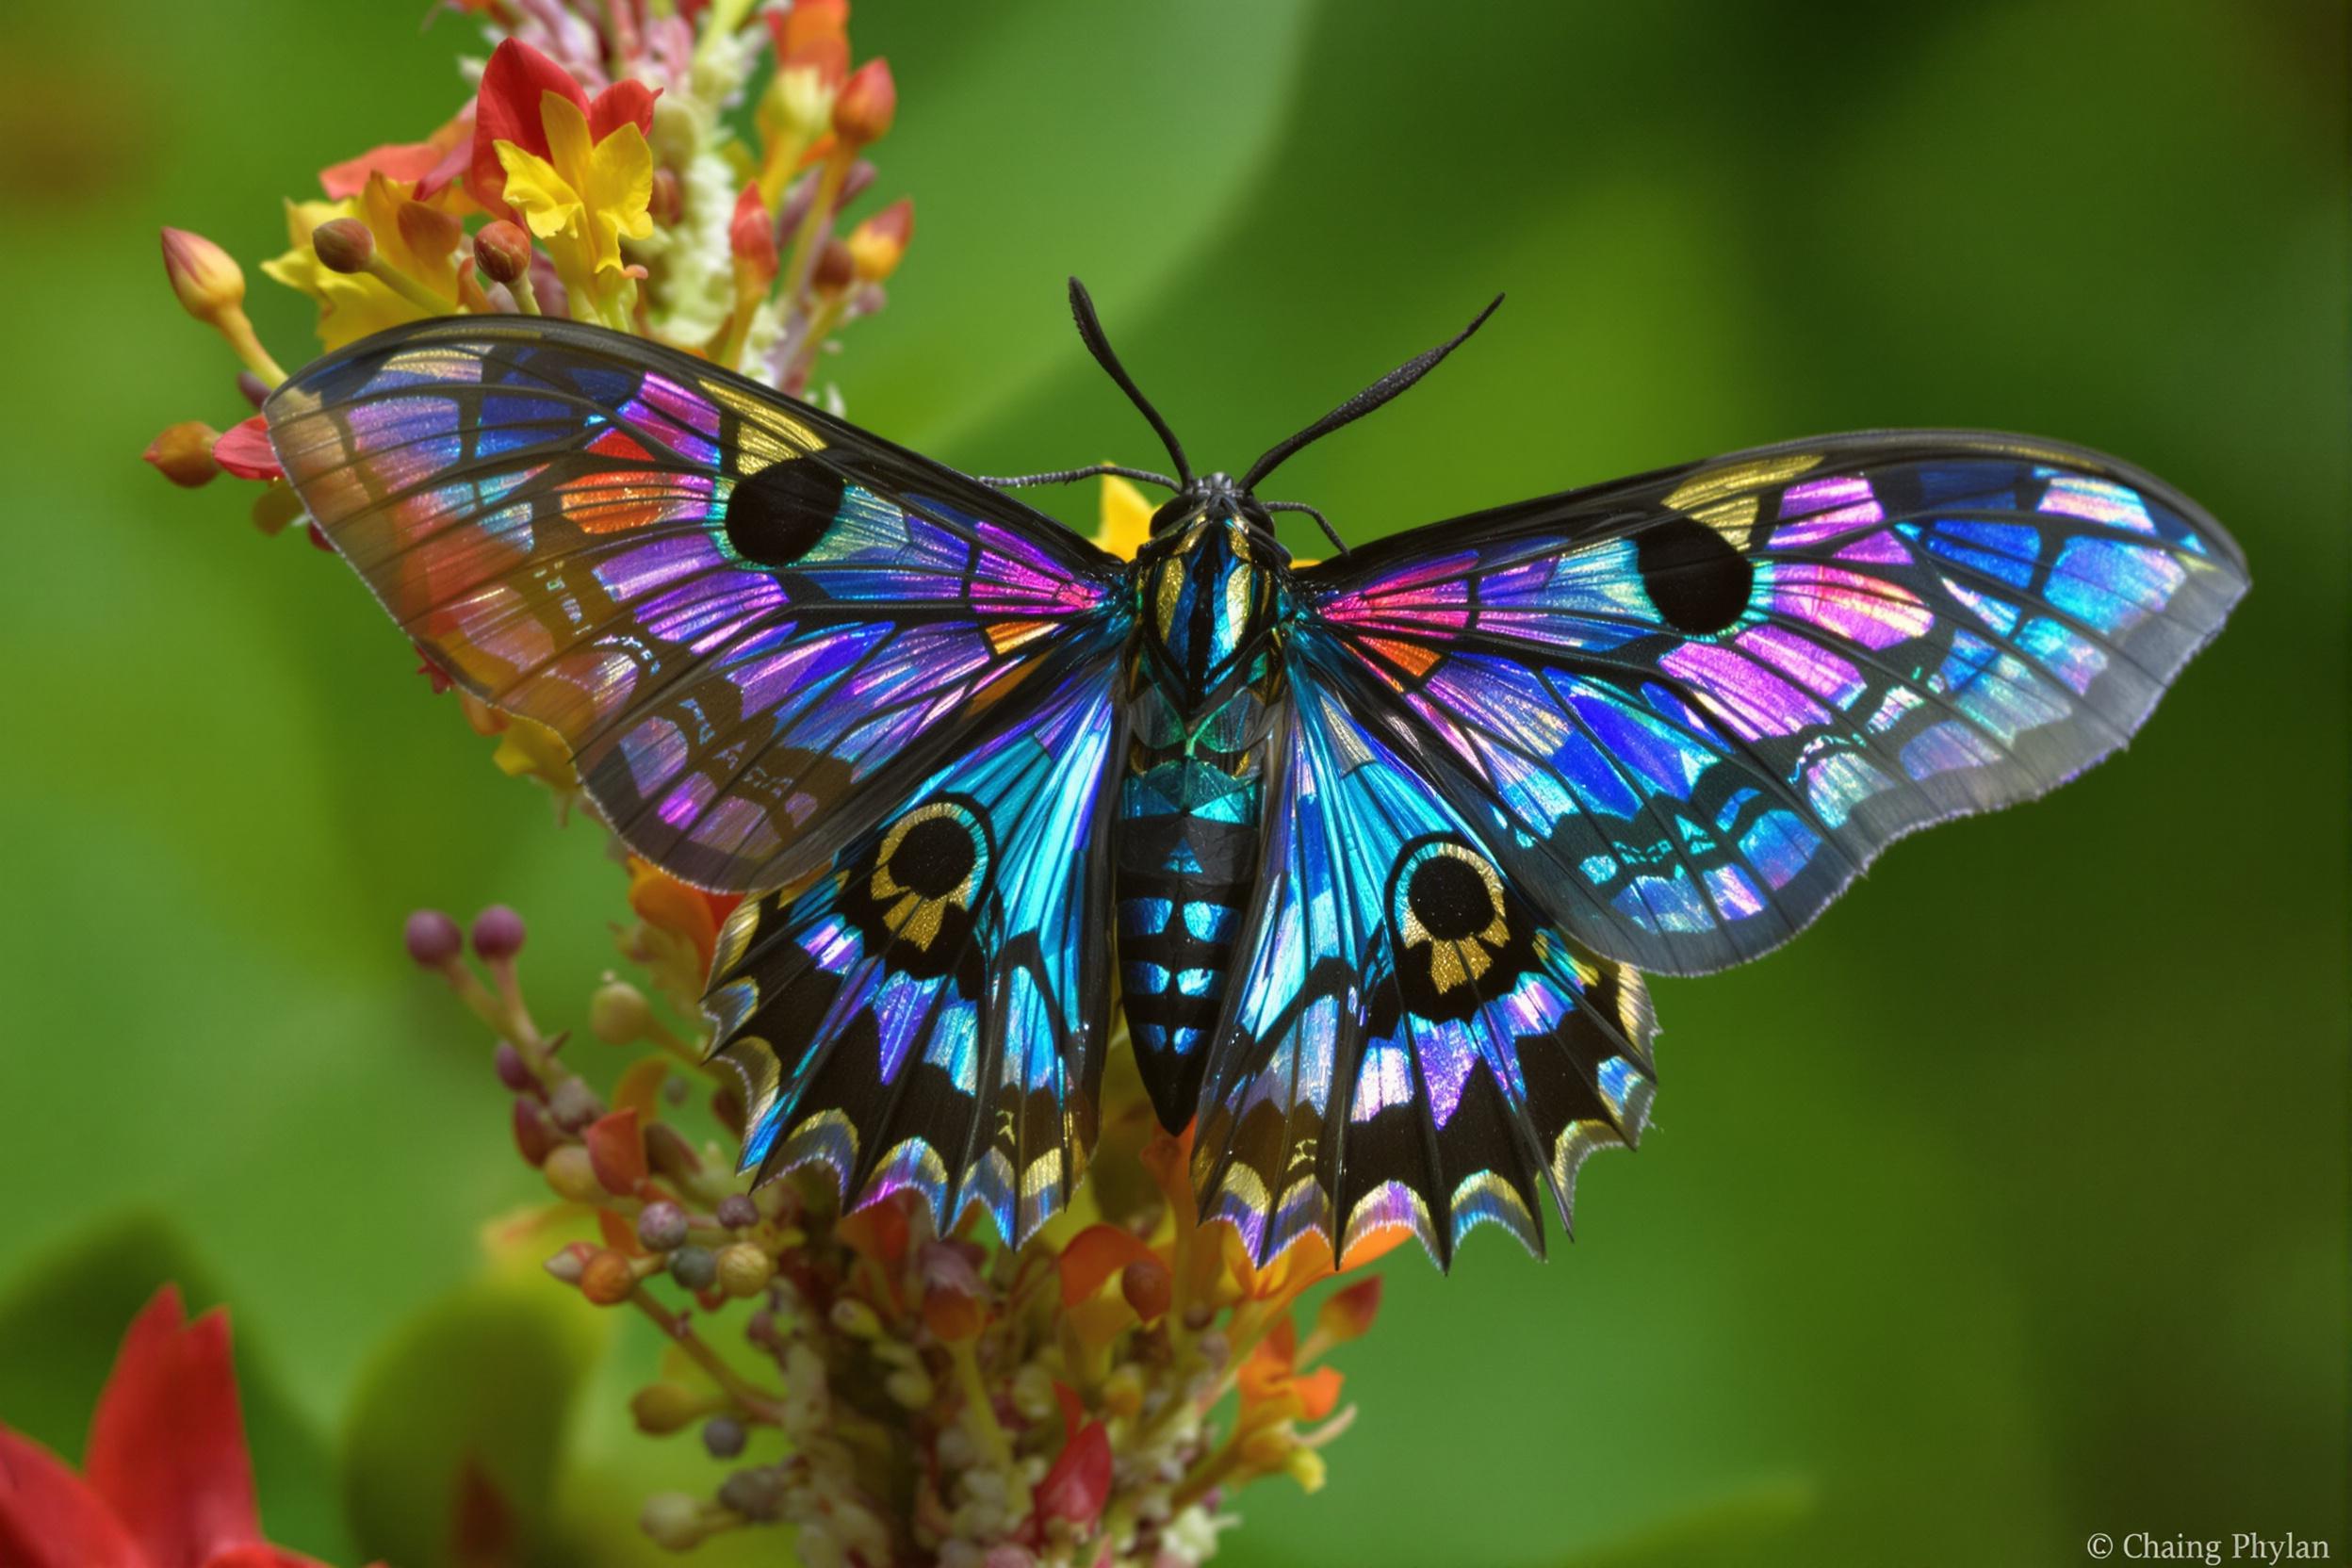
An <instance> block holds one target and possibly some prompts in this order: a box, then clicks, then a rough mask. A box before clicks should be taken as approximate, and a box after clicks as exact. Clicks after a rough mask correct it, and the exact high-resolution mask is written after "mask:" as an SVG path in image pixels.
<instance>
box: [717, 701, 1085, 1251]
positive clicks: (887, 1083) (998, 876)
mask: <svg viewBox="0 0 2352 1568" xmlns="http://www.w3.org/2000/svg"><path fill="white" fill-rule="evenodd" d="M1115 669H1116V665H1115V664H1114V663H1113V662H1109V661H1103V662H1098V663H1097V664H1096V665H1094V666H1092V667H1090V668H1088V669H1086V670H1083V671H1081V672H1079V673H1077V674H1076V675H1074V676H1073V677H1071V678H1070V679H1069V680H1068V681H1067V682H1065V684H1064V685H1063V686H1062V687H1061V689H1060V690H1058V691H1057V692H1056V693H1055V694H1054V695H1053V697H1052V698H1051V699H1050V700H1048V701H1047V702H1046V703H1044V704H1043V705H1042V706H1041V707H1039V708H1038V709H1037V711H1036V712H1035V713H1034V714H1033V715H1031V716H1030V717H1028V718H1026V719H1024V720H1022V721H1021V722H1020V723H1019V724H1017V725H1015V726H1014V727H1011V728H1009V729H1006V730H1005V731H1004V732H1002V733H1000V734H997V735H994V736H991V737H990V738H989V739H988V740H987V741H986V742H984V743H981V744H980V745H979V746H977V747H976V748H975V749H974V750H973V751H972V752H971V753H970V754H969V755H967V756H965V757H963V758H961V759H958V760H956V761H955V762H953V763H951V764H950V765H948V766H947V767H944V768H942V769H940V770H939V771H938V772H937V773H935V774H933V775H932V776H930V777H929V778H927V779H925V780H923V782H922V784H921V785H920V786H919V787H918V788H917V789H915V790H914V791H912V792H910V793H909V794H907V796H906V797H905V799H904V800H903V801H902V802H901V803H900V804H899V806H898V807H897V809H894V810H893V811H892V812H891V813H890V815H889V816H888V817H887V818H886V819H885V820H884V821H883V822H882V823H881V824H880V825H877V826H876V827H874V829H872V830H870V831H869V832H867V833H866V834H864V835H863V836H862V837H861V838H860V839H859V840H858V841H856V842H855V843H853V844H851V845H850V846H849V847H848V848H846V849H845V850H844V851H843V852H842V853H841V856H840V858H838V859H837V861H836V863H835V864H834V866H833V867H832V868H831V869H830V870H829V871H828V872H827V873H826V874H825V875H824V876H822V877H821V878H820V879H819V880H818V881H817V882H816V883H815V884H814V885H813V886H812V887H810V888H809V889H808V890H806V891H802V892H799V893H798V894H797V896H795V895H794V893H792V891H787V892H785V893H782V894H772V895H769V896H767V897H764V898H760V899H754V900H750V901H747V902H745V903H744V904H743V905H742V906H741V907H739V908H738V909H737V910H736V912H735V914H734V915H733V916H732V917H731V918H730V919H729V920H728V922H727V928H726V930H725V931H724V932H723V933H722V934H721V938H720V943H719V954H718V958H717V961H716V963H715V964H714V966H713V969H712V973H711V992H710V995H709V997H708V998H707V999H706V1001H705V1006H706V1007H707V1008H708V1010H709V1011H710V1013H711V1017H712V1020H713V1021H714V1022H715V1023H716V1025H717V1026H718V1034H717V1040H718V1042H719V1050H720V1054H723V1055H724V1056H726V1057H727V1059H729V1060H731V1061H733V1062H734V1063H735V1064H736V1065H737V1066H738V1067H740V1068H741V1069H742V1070H743V1072H744V1075H745V1078H746V1081H747V1084H748V1086H749V1089H750V1094H749V1098H748V1104H749V1108H750V1109H749V1118H748V1128H749V1131H748V1134H747V1136H746V1140H745V1143H744V1148H743V1168H745V1169H749V1170H756V1171H757V1172H758V1173H759V1175H760V1178H761V1179H765V1178H766V1177H767V1176H770V1175H773V1174H775V1173H776V1172H777V1171H780V1170H784V1169H788V1168H793V1167H796V1166H803V1165H811V1164H814V1165H820V1166H822V1167H824V1168H825V1169H826V1170H827V1171H829V1172H830V1173H831V1175H832V1176H833V1178H834V1180H835V1181H836V1182H837V1184H839V1185H840V1187H841V1191H842V1193H843V1195H844V1197H845V1198H846V1199H849V1200H850V1201H856V1202H866V1201H873V1200H874V1199H876V1198H879V1197H881V1196H883V1195H885V1194H888V1193H891V1192H896V1191H900V1190H902V1189H907V1190H912V1191H914V1192H916V1193H918V1194H919V1195H920V1196H921V1197H922V1198H923V1201H925V1202H926V1203H927V1204H928V1205H929V1206H930V1208H931V1211H932V1215H933V1217H934V1219H935V1221H936V1222H937V1223H938V1226H939V1230H940V1232H941V1233H945V1232H946V1230H947V1229H948V1227H949V1226H950V1225H952V1224H953V1222H954V1221H955V1219H956V1217H958V1216H959V1215H961V1214H962V1212H963V1211H964V1210H965V1208H966V1207H967V1206H968V1205H972V1204H977V1205H979V1206H980V1207H981V1208H983V1209H985V1210H986V1211H987V1212H988V1215H989V1216H990V1217H991V1218H992V1219H993V1220H994V1222H995V1224H996V1226H997V1229H998V1232H999V1233H1000V1234H1002V1235H1004V1236H1005V1237H1007V1238H1009V1239H1011V1240H1013V1241H1014V1242H1016V1243H1018V1242H1021V1241H1025V1240H1027V1238H1028V1237H1029V1235H1030V1234H1031V1233H1034V1232H1035V1231H1036V1230H1037V1227H1038V1226H1039V1225H1041V1224H1043V1223H1044V1222H1045V1221H1046V1220H1047V1219H1050V1218H1051V1217H1053V1216H1054V1215H1055V1214H1056V1213H1059V1212H1060V1211H1061V1210H1062V1209H1063V1208H1065V1207H1066V1206H1067V1205H1068V1203H1069V1201H1070V1192H1071V1190H1072V1188H1073V1187H1074V1186H1075V1185H1076V1184H1077V1182H1078V1179H1079V1175H1080V1173H1081V1171H1082V1170H1083V1168H1084V1166H1085V1162H1086V1152H1087V1151H1088V1150H1089V1149H1090V1148H1091V1147H1092V1144H1093V1141H1094V1131H1095V1119H1096V1091H1097V1081H1098V1079H1099V1077H1100V1074H1101V1069H1102V1047H1103V1034H1104V1029H1105V1025H1106V1017H1107V1009H1108V1005H1109V981H1108V975H1107V973H1106V960H1107V956H1108V944H1107V940H1106V939H1107V936H1108V933H1109V927H1110V922H1111V914H1110V892H1109V886H1110V884H1109V862H1108V859H1107V858H1106V854H1105V843H1104V840H1105V836H1106V833H1107V812H1108V810H1109V809H1110V802H1111V798H1112V792H1111V782H1110V781H1111V778H1112V769H1111V767H1110V765H1109V764H1110V761H1111V760H1112V759H1113V758H1115V757H1116V755H1117V752H1118V742H1119V735H1118V730H1119V720H1118V710H1117V707H1116V704H1115V703H1114V700H1113V692H1114V671H1115Z"/></svg>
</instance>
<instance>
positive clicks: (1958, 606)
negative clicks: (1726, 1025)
mask: <svg viewBox="0 0 2352 1568" xmlns="http://www.w3.org/2000/svg"><path fill="white" fill-rule="evenodd" d="M1302 583H1303V585H1304V587H1305V591H1306V593H1305V596H1306V598H1307V600H1308V602H1309V603H1310V604H1311V605H1312V607H1313V611H1312V618H1313V623H1314V624H1313V625H1311V626H1310V627H1309V628H1307V629H1303V630H1302V632H1301V634H1300V636H1299V638H1298V639H1297V640H1296V643H1297V646H1298V650H1299V657H1300V658H1301V659H1303V660H1305V661H1308V662H1315V663H1316V664H1317V665H1318V666H1319V667H1321V668H1322V669H1323V670H1324V671H1325V673H1326V678H1328V679H1329V680H1331V682H1332V684H1333V685H1334V687H1335V688H1336V689H1338V690H1340V691H1342V692H1344V693H1345V694H1346V695H1347V700H1348V702H1349V703H1350V704H1351V705H1352V706H1354V707H1355V708H1356V709H1357V710H1358V711H1361V712H1363V713H1364V714H1366V715H1367V716H1369V717H1371V718H1373V719H1374V720H1375V722H1376V723H1377V724H1378V725H1379V726H1380V728H1381V730H1382V732H1383V733H1384V734H1386V735H1387V736H1389V737H1390V739H1391V741H1392V743H1395V744H1397V745H1398V746H1399V747H1401V748H1405V749H1407V750H1408V751H1409V752H1410V753H1411V754H1413V755H1414V756H1415V757H1416V758H1417V759H1420V760H1423V761H1424V762H1425V763H1426V764H1427V765H1429V766H1431V767H1432V768H1433V770H1434V772H1433V776H1434V777H1435V779H1436V781H1437V782H1438V783H1439V784H1440V786H1441V787H1442V789H1443V791H1444V792H1445V793H1446V795H1447V797H1448V799H1449V800H1451V801H1452V802H1454V804H1455V805H1456V806H1457V808H1458V809H1462V811H1463V812H1464V813H1465V814H1466V815H1467V816H1469V817H1470V818H1471V819H1472V820H1474V821H1476V822H1477V823H1478V825H1479V826H1480V828H1481V830H1482V831H1483V832H1486V833H1488V834H1490V835H1491V836H1492V837H1493V838H1494V840H1495V847H1496V850H1497V852H1498V854H1500V856H1501V857H1502V858H1503V859H1504V860H1505V861H1506V862H1507V863H1508V864H1509V865H1510V866H1511V868H1512V869H1513V870H1514V871H1515V872H1516V873H1517V874H1519V875H1520V876H1521V878H1522V879H1523V880H1524V881H1526V882H1527V885H1528V886H1529V887H1530V888H1531V889H1532V890H1536V892H1537V893H1538V894H1539V895H1540V897H1541V899H1542V902H1543V904H1544V907H1545V909H1546V910H1547V911H1548V912H1550V913H1552V914H1553V915H1554V916H1555V917H1556V918H1558V919H1559V920H1560V921H1561V922H1562V923H1564V924H1565V925H1566V927H1567V929H1568V930H1569V932H1570V933H1571V934H1572V935H1574V936H1576V938H1578V939H1581V940H1583V941H1586V942H1588V943H1590V944H1591V945H1592V946H1593V947H1595V948H1596V949H1598V950H1600V951H1601V952H1604V953H1608V954H1610V955H1611V956H1616V957H1618V958H1621V959H1624V960H1625V961H1627V962H1631V963H1638V964H1640V965H1642V966H1643V967H1645V968H1652V969H1659V970H1664V971H1668V972H1677V973H1690V972H1701V971H1705V970H1710V969H1716V968H1720V967H1722V966H1723V965H1725V964H1729V963H1734V962H1737V961H1739V960H1740V959H1742V958H1747V957H1752V956H1756V954H1758V953H1761V952H1764V951H1766V950H1767V949H1769V948H1771V947H1772V946H1774V945H1776V944H1777V943H1779V942H1780V941H1782V940H1784V939H1787V938H1788V937H1789V935H1791V934H1792V933H1794V932H1795V931H1796V930H1797V929H1799V928H1800V927H1801V926H1803V925H1804V924H1805V923H1806V922H1808V921H1810V920H1811V919H1812V918H1813V917H1814V916H1815V915H1817V914H1819V913H1820V912H1821V908H1822V907H1824V906H1826V905H1827V904H1828V903H1829V902H1830V900H1832V899H1833V898H1835V897H1836V896H1837V895H1838V892H1839V891H1840V890H1842V889H1843V888H1844V887H1845V886H1846V884H1847V883H1848V882H1849V881H1851V880H1852V879H1853V877H1854V875H1855V874H1857V873H1858V872H1859V871H1860V870H1861V868H1862V867H1863V866H1864V865H1866V864H1867V863H1868V862H1869V861H1870V858H1872V857H1873V856H1874V855H1876V854H1877V852H1878V851H1879V850H1880V849H1882V848H1883V847H1884V846H1885V845H1886V844H1887V842H1888V841H1891V840H1893V839H1895V838H1897V837H1899V836H1900V835H1902V834H1903V833H1905V832H1908V831H1910V830H1912V829H1914V828H1917V827H1920V826H1924V825H1928V824H1930V823H1934V822H1937V821H1940V820H1942V819H1944V818H1946V817H1951V816H1954V815H1957V814H1960V813H1962V812H1968V811H1978V810H1985V809H1990V808H1992V807H1996V806H2001V805H2004V804H2007V803H2009V802H2012V801H2017V800H2021V799H2026V798H2029V797H2031V796H2034V795H2036V794H2039V793H2041V792H2044V791H2046V790H2048V789H2050V788H2051V787H2052V786H2054V785H2056V784H2059V783H2061V782H2064V781H2065V780H2066V779H2067V778H2070V777H2072V776H2074V775H2075V774H2077V773H2079V772H2081V771H2082V769H2083V768H2084V767H2086V766H2088V765H2089V764H2090V763H2092V762H2095V761H2097V760H2099V759H2100V758H2101V757H2104V756H2105V755H2107V753H2109V752H2110V751H2112V750H2114V749H2115V747H2116V746H2118V745H2120V744H2121V743H2123V742H2124V741H2125V740H2126V739H2127V738H2128V737H2129V736H2130V735H2131V732H2132V731H2133V730H2134V729H2136V728H2137V727H2138V726H2139V724H2140V723H2141V721H2142V720H2143V719H2145V718H2146V717H2147V715H2148V711H2149V710H2150V709H2151V708H2152V707H2153V706H2154V705H2155V702H2156V699H2157V698H2158V697H2159V696H2160V695H2161V694H2162V693H2163V691H2164V686H2165V684H2166V683H2167V682H2168V681H2169V680H2170V679H2171V678H2172V676H2173V675H2174V674H2175V673H2176V672H2177V671H2178V670H2179V669H2180V666H2181V664H2182V663H2183V662H2186V661H2187V659H2188V658H2189V657H2190V655H2192V654H2193V653H2195V652H2196V651H2197V649H2198V648H2199V647H2201V646H2202V645H2204V644H2205V643H2206V642H2207V641H2208V640H2209V639H2210V638H2212V637H2213V634H2214V633H2215V632H2216V631H2217V630H2218V629H2220V626H2221V623H2222V621H2223V619H2224V617H2225V616H2226V615H2227V614H2228V613H2229V608H2230V606H2231V605H2233V604H2234V603H2235V602H2236V601H2237V599H2238V598H2239V596H2241V595H2242V594H2243V593H2244V592H2245V590H2246V571H2245V564H2244V562H2243V560H2242V558H2241V557H2240V555H2239V554H2238V551H2237V547H2236V546H2235V545H2234V544H2233V543H2232V542H2231V541H2230V540H2229V536H2228V535H2227V534H2225V533H2224V532H2223V531H2221V530H2220V528H2219V527H2218V526H2217V525H2216V524H2214V523H2213V520H2212V519H2211V518H2209V517H2207V516H2206V515H2204V513H2203V512H2201V511H2200V510H2199V509H2198V508H2197V506H2196V505H2195V504H2194V503H2193V502H2191V501H2189V500H2188V499H2187V498H2184V497H2182V496H2180V494H2179V493H2177V492H2175V491H2173V490H2170V489H2169V488H2167V487H2165V486H2164V485H2163V484H2161V483H2160V482H2157V481H2155V480H2152V479H2150V478H2148V476H2146V475H2144V474H2140V473H2138V472H2137V471H2135V470H2132V469H2130V468H2127V467H2126V466H2123V465H2121V464H2119V463H2116V462H2115V461H2114V460H2113V459H2109V458H2104V457H2100V456H2099V455H2098V454H2096V453H2089V452H2082V451H2077V450H2072V449H2059V448H2053V447H2048V446H2045V445H2042V444H2038V443H2029V442H2026V441H2024V440H2023V439H2022V438H2019V437H2011V436H1995V435H1985V434H1972V433H1890V434H1877V435H1860V436H1840V437H1834V438H1829V439H1826V440H1822V441H1817V442H1812V443H1805V444H1801V445H1798V446H1791V447H1786V448H1774V449H1767V450H1763V451H1757V452H1751V453H1745V454H1741V455H1739V456H1734V457H1729V458H1724V459H1721V460H1719V461H1717V462H1714V463H1709V464H1705V465H1697V466H1691V467H1687V468H1680V469H1674V470H1671V471H1669V472H1665V473H1661V474H1656V475H1650V476H1646V477H1644V478H1642V479H1636V480H1628V481H1624V482H1619V483H1616V484H1611V485H1606V486H1602V487H1600V488H1598V489H1595V490H1591V491H1580V492H1576V493H1573V494H1570V495H1567V496H1562V497H1556V498H1550V499H1547V500H1542V501H1531V502H1528V503H1526V504H1525V505H1522V506H1518V507H1512V508H1509V509H1506V510H1504V511H1501V512H1496V513H1490V514H1485V515H1479V516H1477V517H1471V518H1464V519H1462V520H1460V521H1458V522H1455V523H1448V524H1440V525H1438V526H1436V527H1435V528H1432V529H1427V530H1422V531H1417V532H1414V533H1410V534H1405V535H1401V536H1399V537H1397V538H1395V539H1391V540H1385V541H1382V542H1381V543H1380V544H1379V545H1376V546H1373V547H1368V548H1366V549H1364V550H1361V551H1357V552H1354V553H1352V554H1350V555H1348V556H1346V557H1343V558H1341V559H1340V560H1339V561H1336V562H1332V563H1329V564H1325V565H1324V566H1321V567H1317V568H1314V569H1311V570H1309V571H1308V572H1306V573H1304V574H1302Z"/></svg>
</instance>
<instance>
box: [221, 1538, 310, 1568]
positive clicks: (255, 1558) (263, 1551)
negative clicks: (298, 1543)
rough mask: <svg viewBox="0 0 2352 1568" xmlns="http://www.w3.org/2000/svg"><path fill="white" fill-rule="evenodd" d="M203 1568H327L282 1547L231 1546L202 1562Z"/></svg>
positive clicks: (258, 1544) (260, 1545)
mask: <svg viewBox="0 0 2352 1568" xmlns="http://www.w3.org/2000/svg"><path fill="white" fill-rule="evenodd" d="M204 1568H327V1565H326V1564H325V1563H323V1562H321V1561H319V1560H318V1559H317V1558H315V1557H304V1556H303V1555H302V1553H300V1552H289V1551H287V1550H286V1548H285V1547H283V1546H266V1545H263V1544H260V1543H258V1542H256V1543H254V1544H253V1545H250V1546H232V1547H230V1548H229V1549H228V1550H227V1551H225V1552H216V1553H214V1554H213V1555H212V1556H211V1557H208V1558H206V1559H205V1560H204Z"/></svg>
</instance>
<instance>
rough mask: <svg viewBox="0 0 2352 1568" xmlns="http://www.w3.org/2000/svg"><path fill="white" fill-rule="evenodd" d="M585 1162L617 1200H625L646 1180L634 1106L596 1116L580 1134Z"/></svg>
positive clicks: (641, 1141)
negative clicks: (585, 1155)
mask: <svg viewBox="0 0 2352 1568" xmlns="http://www.w3.org/2000/svg"><path fill="white" fill-rule="evenodd" d="M580 1141H581V1142H582V1143H583V1144H585V1145H586V1147H587V1150H588V1163H589V1165H590V1167H591V1168H594V1169H595V1171H596V1181H597V1183H598V1184H600V1185H601V1186H603V1188H604V1190H605V1191H607V1192H609V1193H612V1194H613V1196H614V1197H616V1198H626V1197H628V1196H629V1194H630V1193H632V1192H635V1191H636V1190H637V1184H638V1183H640V1182H642V1181H644V1180H645V1138H644V1136H643V1135H640V1134H639V1132H638V1131H637V1107H636V1106H634V1105H631V1106H629V1107H628V1108H627V1109H624V1110H618V1111H614V1112H613V1113H612V1114H611V1115H610V1116H601V1117H598V1118H597V1119H596V1120H595V1121H593V1122H590V1123H589V1124H588V1127H587V1130H586V1131H584V1132H583V1133H581V1134H580Z"/></svg>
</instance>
